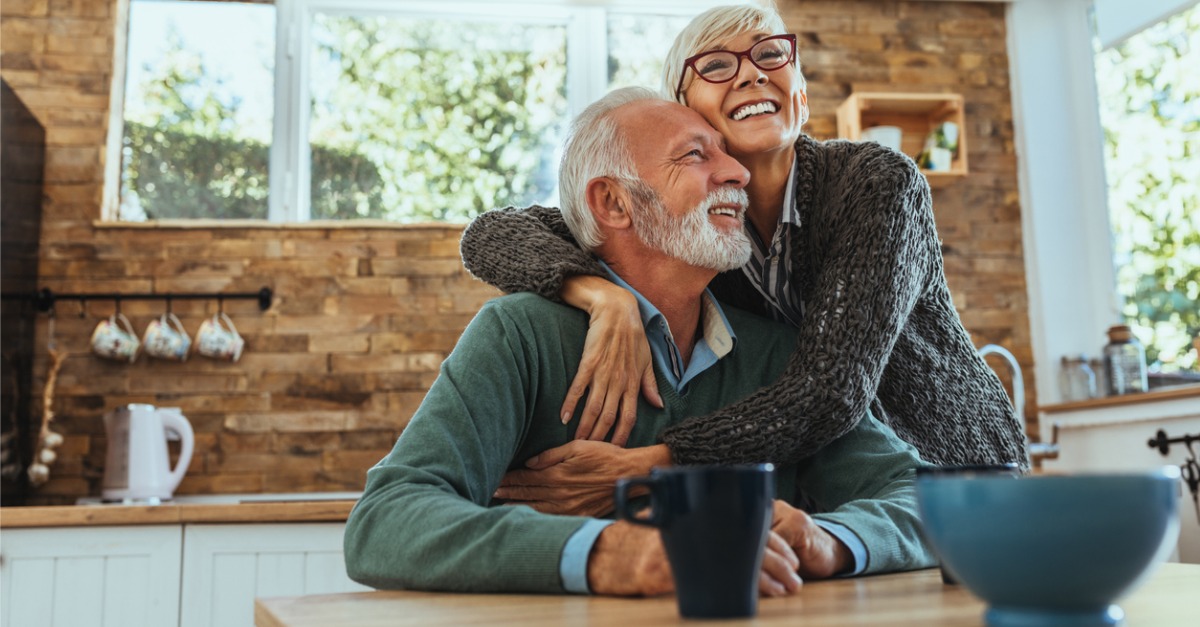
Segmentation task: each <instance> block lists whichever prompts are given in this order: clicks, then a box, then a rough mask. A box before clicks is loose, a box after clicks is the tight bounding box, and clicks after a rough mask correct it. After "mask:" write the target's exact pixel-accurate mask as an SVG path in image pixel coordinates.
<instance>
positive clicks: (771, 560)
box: [758, 531, 803, 597]
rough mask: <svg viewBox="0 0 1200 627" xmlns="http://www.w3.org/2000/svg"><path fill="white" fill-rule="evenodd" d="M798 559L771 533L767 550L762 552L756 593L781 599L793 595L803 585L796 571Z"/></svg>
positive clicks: (780, 539)
mask: <svg viewBox="0 0 1200 627" xmlns="http://www.w3.org/2000/svg"><path fill="white" fill-rule="evenodd" d="M799 567H800V558H799V557H797V556H796V552H795V551H793V550H792V547H790V546H788V543H787V542H786V541H785V540H784V539H783V536H781V535H779V534H777V533H775V532H774V531H772V532H771V534H770V536H768V537H767V550H766V551H765V552H763V565H762V572H761V573H760V575H759V578H758V593H759V594H760V595H762V596H764V597H782V596H787V595H789V594H794V593H795V592H796V591H797V590H799V589H800V585H801V584H802V583H803V582H802V581H801V580H800V575H798V574H796V569H797V568H799Z"/></svg>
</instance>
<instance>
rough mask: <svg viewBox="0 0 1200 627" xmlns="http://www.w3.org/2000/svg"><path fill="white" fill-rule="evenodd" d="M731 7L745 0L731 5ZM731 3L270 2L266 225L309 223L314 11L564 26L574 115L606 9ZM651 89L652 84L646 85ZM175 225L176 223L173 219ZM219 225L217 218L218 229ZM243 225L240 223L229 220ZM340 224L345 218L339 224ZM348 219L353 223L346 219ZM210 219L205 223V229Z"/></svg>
mask: <svg viewBox="0 0 1200 627" xmlns="http://www.w3.org/2000/svg"><path fill="white" fill-rule="evenodd" d="M129 2H130V0H120V2H119V3H118V13H117V15H118V25H117V31H116V38H115V40H116V42H117V50H118V51H119V52H118V54H116V55H115V57H114V65H115V68H114V71H113V75H114V77H113V89H112V108H111V111H112V116H111V118H110V125H109V129H110V131H109V140H108V148H107V150H108V163H109V167H108V171H107V172H106V176H105V179H106V186H105V187H106V193H105V202H104V209H103V212H102V215H103V216H104V217H105V218H106V219H116V218H117V216H118V206H119V203H120V187H121V180H120V178H121V172H120V168H121V152H120V149H121V140H122V134H123V132H124V128H123V121H124V102H125V98H124V75H125V63H126V58H125V54H124V53H123V51H124V49H125V41H126V37H127V35H126V34H127V32H128V26H127V25H128V10H129ZM732 2H733V3H737V2H749V0H732ZM729 3H731V2H730V0H645V1H640V2H639V1H634V0H590V1H588V0H523V1H521V2H515V3H507V2H504V3H498V2H490V1H487V0H445V1H442V0H275V2H274V5H275V11H276V26H275V36H276V41H275V90H274V95H275V107H274V112H275V113H274V122H273V125H274V126H273V133H272V141H271V153H270V161H269V166H268V167H269V168H270V170H269V178H270V184H269V185H270V187H269V191H268V200H267V202H268V207H267V220H266V222H269V223H291V224H294V223H306V222H309V221H310V216H311V199H310V198H309V194H308V189H309V185H310V180H311V179H310V176H311V167H310V154H311V148H310V145H309V141H308V137H309V133H308V131H309V120H310V118H311V110H310V102H311V97H310V93H309V78H310V67H311V63H312V59H311V58H310V56H311V50H312V45H311V44H312V39H311V37H312V20H313V16H314V15H315V14H317V13H326V14H330V13H331V14H341V15H364V14H365V15H395V16H406V17H418V18H446V17H451V18H453V17H471V18H480V17H483V18H486V19H489V20H506V21H519V22H522V23H534V24H537V23H542V24H558V25H563V26H565V27H566V29H567V85H566V88H567V108H568V111H567V113H568V116H569V117H571V118H574V117H575V116H576V115H578V114H579V113H580V112H581V111H583V109H584V107H586V106H587V105H588V104H589V103H591V102H593V101H595V100H596V99H598V98H599V97H600V96H603V95H604V93H605V91H606V87H607V84H608V69H607V63H608V32H607V24H608V21H607V18H608V13H609V12H619V13H646V14H653V15H680V16H692V15H696V14H698V13H700V12H701V11H703V10H705V9H707V8H709V7H711V6H716V5H719V4H729ZM647 87H651V88H657V85H647ZM173 222H175V221H173ZM220 222H221V221H216V223H217V224H219V223H220ZM234 222H244V221H234ZM337 222H339V223H340V222H343V221H337ZM351 222H352V221H351ZM211 225H212V222H209V221H206V226H211Z"/></svg>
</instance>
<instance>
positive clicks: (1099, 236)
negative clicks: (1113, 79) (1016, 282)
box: [1007, 0, 1194, 405]
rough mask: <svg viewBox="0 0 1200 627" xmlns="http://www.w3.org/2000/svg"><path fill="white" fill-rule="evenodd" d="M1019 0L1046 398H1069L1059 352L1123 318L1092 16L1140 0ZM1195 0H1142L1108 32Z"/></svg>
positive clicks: (1032, 253)
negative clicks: (1135, 12) (1064, 391)
mask: <svg viewBox="0 0 1200 627" xmlns="http://www.w3.org/2000/svg"><path fill="white" fill-rule="evenodd" d="M1120 2H1121V4H1122V5H1123V6H1121V5H1118V4H1115V3H1114V2H1113V1H1110V0H1012V2H1011V3H1010V4H1009V6H1008V15H1007V26H1008V54H1009V72H1010V76H1011V78H1010V81H1009V84H1010V85H1012V99H1013V125H1014V130H1015V133H1014V135H1015V138H1016V150H1017V159H1018V168H1017V177H1018V181H1019V186H1020V194H1021V228H1022V230H1023V231H1024V234H1023V241H1024V250H1025V274H1026V277H1027V281H1028V285H1027V289H1028V294H1029V324H1030V333H1031V339H1032V342H1033V354H1034V363H1035V364H1036V366H1037V368H1036V373H1035V378H1036V382H1037V390H1038V402H1039V403H1040V404H1042V405H1048V404H1052V403H1057V402H1060V401H1062V400H1063V397H1062V392H1061V391H1060V389H1059V387H1060V386H1059V384H1058V373H1059V369H1060V367H1059V363H1060V361H1059V360H1060V359H1061V358H1062V357H1063V356H1064V355H1071V354H1076V355H1077V354H1080V353H1084V354H1087V355H1089V356H1095V355H1096V354H1097V353H1098V352H1099V350H1100V347H1101V346H1103V345H1104V343H1105V342H1106V336H1105V333H1104V332H1105V330H1106V329H1107V328H1108V327H1109V326H1110V325H1112V324H1116V323H1117V322H1119V321H1121V320H1123V318H1122V315H1121V302H1120V297H1119V295H1118V293H1117V281H1116V269H1115V268H1114V266H1113V248H1112V227H1111V224H1110V223H1109V217H1108V183H1107V178H1106V175H1105V171H1104V139H1103V130H1102V126H1101V123H1100V109H1099V106H1098V103H1099V95H1098V90H1097V87H1096V65H1095V52H1094V50H1093V45H1092V37H1093V35H1094V34H1093V29H1092V24H1093V19H1096V18H1099V19H1098V22H1099V23H1100V24H1101V25H1103V24H1105V23H1108V24H1116V25H1123V26H1126V27H1127V26H1129V24H1130V23H1131V22H1130V21H1129V20H1131V19H1132V18H1130V17H1129V14H1128V13H1126V14H1124V16H1122V17H1121V18H1120V19H1116V18H1115V17H1114V16H1112V15H1111V14H1110V15H1108V16H1103V15H1101V16H1097V15H1096V12H1097V11H1099V12H1104V11H1107V10H1109V9H1110V8H1112V7H1118V6H1121V8H1124V9H1132V8H1133V7H1132V6H1131V5H1132V4H1133V3H1127V4H1126V3H1124V0H1120ZM1190 3H1194V0H1143V2H1141V3H1140V4H1139V8H1140V9H1141V11H1140V13H1139V15H1140V16H1141V19H1140V20H1138V22H1139V23H1140V27H1138V28H1134V29H1128V28H1124V29H1118V28H1116V27H1115V26H1113V27H1110V28H1105V27H1103V26H1102V27H1101V33H1100V36H1101V37H1102V38H1103V40H1104V41H1106V42H1109V43H1111V42H1114V41H1116V40H1118V39H1120V38H1123V37H1125V36H1128V35H1129V34H1132V32H1136V31H1140V30H1141V28H1142V27H1145V26H1148V25H1150V24H1152V23H1154V22H1156V21H1158V20H1159V19H1161V18H1162V17H1163V16H1165V15H1170V14H1172V12H1174V11H1177V10H1179V9H1180V8H1182V7H1184V6H1187V5H1188V4H1190Z"/></svg>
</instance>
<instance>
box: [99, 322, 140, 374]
mask: <svg viewBox="0 0 1200 627" xmlns="http://www.w3.org/2000/svg"><path fill="white" fill-rule="evenodd" d="M140 344H141V343H140V342H138V337H137V334H136V333H134V332H133V325H132V324H130V323H129V318H126V317H125V315H124V314H122V313H120V312H117V313H114V314H113V315H111V316H109V317H108V320H101V321H100V324H98V325H96V330H95V331H92V352H93V353H95V354H96V356H98V357H103V358H105V359H113V360H116V361H127V362H129V363H133V361H134V360H135V359H137V352H138V346H139V345H140Z"/></svg>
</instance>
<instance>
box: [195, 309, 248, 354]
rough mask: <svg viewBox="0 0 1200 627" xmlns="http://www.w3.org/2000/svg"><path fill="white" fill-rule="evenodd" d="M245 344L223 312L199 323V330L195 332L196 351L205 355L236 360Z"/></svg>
mask: <svg viewBox="0 0 1200 627" xmlns="http://www.w3.org/2000/svg"><path fill="white" fill-rule="evenodd" d="M245 345H246V341H245V340H243V339H242V336H241V335H238V331H237V327H235V326H233V321H232V320H230V319H229V316H227V315H225V313H224V312H220V313H217V314H214V315H213V317H212V318H209V319H208V320H205V321H204V322H202V323H200V330H199V331H197V332H196V352H197V353H200V354H201V355H204V356H205V357H211V358H213V359H222V360H226V361H237V360H238V358H239V357H241V356H242V347H244V346H245Z"/></svg>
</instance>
